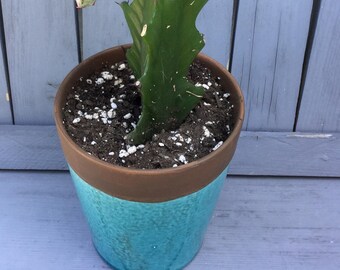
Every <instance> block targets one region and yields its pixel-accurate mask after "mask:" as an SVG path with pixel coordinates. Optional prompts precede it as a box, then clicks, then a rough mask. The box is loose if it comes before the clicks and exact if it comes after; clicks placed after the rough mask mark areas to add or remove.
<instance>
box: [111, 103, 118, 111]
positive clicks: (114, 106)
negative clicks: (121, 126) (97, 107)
mask: <svg viewBox="0 0 340 270" xmlns="http://www.w3.org/2000/svg"><path fill="white" fill-rule="evenodd" d="M111 108H112V109H113V110H115V109H117V104H116V103H114V102H112V103H111Z"/></svg>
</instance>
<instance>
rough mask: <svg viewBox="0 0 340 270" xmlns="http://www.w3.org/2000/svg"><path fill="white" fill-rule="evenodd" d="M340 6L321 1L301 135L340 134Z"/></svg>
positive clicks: (301, 114)
mask: <svg viewBox="0 0 340 270" xmlns="http://www.w3.org/2000/svg"><path fill="white" fill-rule="evenodd" d="M339 48H340V2H339V1H338V0H327V1H321V9H320V13H319V19H318V23H317V28H316V32H315V36H314V42H313V47H312V52H311V56H310V60H309V65H308V71H307V76H306V82H305V86H304V89H303V95H302V101H301V106H300V112H299V118H298V122H297V130H298V131H311V130H313V131H316V132H339V131H340V91H339V90H340V76H339V74H340V50H339Z"/></svg>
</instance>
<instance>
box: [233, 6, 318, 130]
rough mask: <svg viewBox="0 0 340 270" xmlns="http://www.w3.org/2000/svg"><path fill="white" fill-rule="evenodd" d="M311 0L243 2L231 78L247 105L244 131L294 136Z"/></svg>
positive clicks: (239, 16)
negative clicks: (238, 87) (280, 133)
mask: <svg viewBox="0 0 340 270" xmlns="http://www.w3.org/2000/svg"><path fill="white" fill-rule="evenodd" d="M312 4H313V1H312V0H301V1H295V0H286V1H281V0H274V1H273V0H240V4H239V12H238V21H237V28H236V36H235V47H234V56H233V66H232V73H233V74H234V75H235V76H236V78H237V80H238V81H239V83H240V85H241V88H242V90H243V93H244V95H245V101H246V118H245V123H244V129H246V130H248V131H292V130H293V127H294V120H295V114H296V105H297V99H298V95H299V87H300V81H301V74H302V66H303V61H304V54H305V49H306V43H307V36H308V30H309V22H310V15H311V9H312Z"/></svg>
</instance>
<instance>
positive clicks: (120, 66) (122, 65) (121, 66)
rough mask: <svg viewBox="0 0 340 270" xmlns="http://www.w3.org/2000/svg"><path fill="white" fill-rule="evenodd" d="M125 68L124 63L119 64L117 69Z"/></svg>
mask: <svg viewBox="0 0 340 270" xmlns="http://www.w3.org/2000/svg"><path fill="white" fill-rule="evenodd" d="M125 68H126V65H125V64H121V65H119V67H118V70H124V69H125Z"/></svg>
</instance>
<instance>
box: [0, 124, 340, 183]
mask: <svg viewBox="0 0 340 270" xmlns="http://www.w3.org/2000/svg"><path fill="white" fill-rule="evenodd" d="M339 149H340V133H334V134H313V133H311V134H308V133H289V132H275V133H271V132H243V133H242V134H241V138H240V141H239V143H238V148H237V150H236V153H235V156H234V159H233V161H232V163H231V165H230V170H229V174H231V175H274V176H277V175H278V176H325V177H339V176H340V167H339V164H340V151H339ZM1 169H12V170H66V169H67V165H66V163H65V160H64V157H63V154H62V151H61V149H60V145H59V139H58V138H57V134H56V130H55V127H52V126H1V128H0V170H1Z"/></svg>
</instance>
